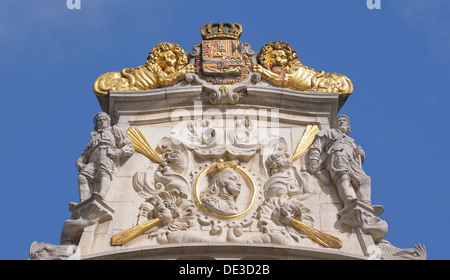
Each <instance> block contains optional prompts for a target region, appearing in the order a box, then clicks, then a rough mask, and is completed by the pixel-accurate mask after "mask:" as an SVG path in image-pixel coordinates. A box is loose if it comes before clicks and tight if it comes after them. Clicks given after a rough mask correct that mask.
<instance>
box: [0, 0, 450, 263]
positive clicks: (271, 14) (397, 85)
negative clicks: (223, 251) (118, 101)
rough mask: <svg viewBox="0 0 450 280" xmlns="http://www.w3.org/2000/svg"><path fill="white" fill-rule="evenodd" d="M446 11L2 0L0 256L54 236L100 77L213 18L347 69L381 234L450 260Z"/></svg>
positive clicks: (409, 2)
mask: <svg viewBox="0 0 450 280" xmlns="http://www.w3.org/2000/svg"><path fill="white" fill-rule="evenodd" d="M449 13H450V1H448V0H395V1H393V0H381V9H379V10H376V9H374V10H370V9H368V8H367V6H366V0H339V1H337V0H309V1H302V0H295V1H290V0H286V1H266V0H263V1H234V0H228V1H223V2H217V1H214V2H213V1H203V0H202V1H173V0H169V1H167V0H164V1H162V0H160V1H159V0H158V1H148V0H146V1H144V0H128V1H125V0H81V9H80V10H76V9H74V10H70V9H68V8H67V6H66V0H40V1H36V0H2V1H1V2H0V65H1V67H0V80H1V81H2V82H1V84H2V86H1V88H0V92H1V95H0V96H1V100H0V119H1V126H2V137H1V140H0V141H1V142H0V147H2V150H3V152H2V157H1V161H0V175H1V177H0V178H1V190H2V195H1V198H0V199H1V203H0V215H1V221H2V230H1V231H0V232H1V233H0V239H1V240H2V241H3V242H2V243H3V244H2V248H1V249H0V259H19V260H24V259H27V258H28V249H29V246H30V244H31V243H32V242H33V241H35V240H36V241H38V242H46V243H52V244H59V238H60V233H61V229H62V225H63V223H64V221H65V220H67V219H69V218H70V214H71V213H70V212H69V210H68V204H69V202H72V201H78V185H77V170H76V167H75V161H76V160H77V159H78V157H79V155H80V154H81V153H82V152H83V150H84V148H85V146H86V144H87V143H88V141H89V139H90V132H91V131H92V130H93V122H92V119H93V117H94V115H95V114H96V113H97V112H99V111H100V106H99V104H98V102H97V99H96V97H95V95H94V93H93V92H92V84H93V82H94V80H95V79H96V78H97V77H98V76H99V75H100V74H102V73H105V72H109V71H120V70H121V69H122V68H125V67H135V66H138V65H141V64H143V63H144V62H145V60H146V57H147V54H148V52H149V51H150V50H151V49H152V48H153V47H154V46H155V45H156V44H158V43H160V42H172V43H178V44H179V45H181V46H182V47H183V48H184V49H185V50H186V51H190V50H191V49H192V46H193V45H194V44H195V43H199V42H201V36H200V27H201V26H202V25H203V24H205V23H208V22H237V23H240V24H242V25H243V27H244V31H243V35H242V36H241V40H242V41H243V42H248V43H250V44H251V45H252V48H253V50H256V51H258V50H260V48H261V47H262V46H264V45H265V44H266V43H267V42H270V41H278V40H279V41H285V42H287V43H289V44H290V45H291V46H292V47H293V48H294V49H295V50H296V51H297V53H298V56H299V58H300V61H301V62H302V63H303V64H305V65H307V66H309V67H313V68H315V69H317V70H325V71H327V72H338V73H342V74H345V75H347V76H348V77H350V79H351V80H352V81H353V83H354V87H355V90H354V93H353V94H352V95H351V96H350V98H349V99H348V100H347V103H346V104H345V106H344V107H343V108H342V110H341V113H343V114H347V115H348V116H350V118H351V121H352V132H351V136H352V137H353V138H355V140H356V141H357V143H358V144H359V145H361V146H362V147H363V148H364V150H365V152H366V161H365V163H364V169H365V171H366V173H367V174H368V175H369V176H371V178H372V200H373V203H374V204H381V205H383V206H384V208H385V212H384V213H383V214H382V216H381V218H383V219H384V220H386V221H387V222H388V224H389V232H388V234H387V236H386V238H385V239H386V240H388V241H390V242H391V243H392V244H393V245H394V246H397V247H399V248H412V247H413V246H414V244H416V243H421V244H425V246H426V248H427V251H428V258H429V259H450V253H449V252H450V242H449V241H448V236H450V219H449V218H448V214H449V213H450V203H448V201H449V198H450V183H449V182H450V181H449V176H448V174H449V173H450V172H449V171H450V169H449V167H450V166H449V163H448V160H449V159H450V148H449V147H448V145H449V140H448V139H450V129H449V120H450V117H449V112H450V110H449V108H448V103H449V101H450V92H449V87H448V85H447V84H448V82H447V81H448V75H449V74H450V68H449V63H450V31H449V30H450V17H449V16H448V15H449Z"/></svg>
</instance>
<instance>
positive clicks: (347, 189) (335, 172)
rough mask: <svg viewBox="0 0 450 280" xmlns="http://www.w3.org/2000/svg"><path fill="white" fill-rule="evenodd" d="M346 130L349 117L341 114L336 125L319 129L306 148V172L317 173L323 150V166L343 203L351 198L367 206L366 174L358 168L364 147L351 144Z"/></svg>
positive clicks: (348, 128) (353, 142) (362, 159)
mask: <svg viewBox="0 0 450 280" xmlns="http://www.w3.org/2000/svg"><path fill="white" fill-rule="evenodd" d="M349 133H350V119H349V118H348V117H347V116H345V115H341V116H338V117H337V118H336V128H331V129H324V130H322V131H320V132H319V133H318V134H317V135H316V138H315V140H314V143H313V144H312V145H311V148H310V152H309V167H308V171H309V172H310V173H313V174H317V173H318V172H319V160H320V155H321V153H322V152H325V153H326V159H325V160H324V162H325V165H326V168H327V170H328V172H329V173H330V177H331V179H332V180H333V182H334V184H335V185H336V187H337V189H338V192H339V196H340V198H341V199H342V201H343V202H344V205H345V204H347V202H348V201H350V200H353V199H358V200H360V201H361V202H362V203H365V204H367V205H370V204H371V200H370V193H371V182H370V177H369V176H367V175H366V173H365V172H364V170H363V169H362V167H361V166H362V163H363V161H364V157H365V154H364V150H363V149H362V148H361V146H357V145H356V144H355V140H354V139H353V138H351V137H349V136H348V135H349Z"/></svg>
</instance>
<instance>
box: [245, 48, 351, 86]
mask: <svg viewBox="0 0 450 280" xmlns="http://www.w3.org/2000/svg"><path fill="white" fill-rule="evenodd" d="M253 72H258V73H260V74H261V77H262V78H263V79H265V80H268V81H269V82H270V83H272V84H274V85H276V86H279V87H288V88H290V89H293V90H300V91H320V92H337V93H339V94H351V93H352V92H353V84H352V82H351V81H350V79H349V78H347V77H346V76H344V75H341V74H338V73H325V72H324V71H319V72H317V71H315V70H314V69H312V68H309V67H307V66H305V65H303V64H302V63H301V62H300V60H299V58H298V57H297V53H296V51H294V49H293V48H292V47H291V46H290V45H289V44H287V43H284V42H281V41H277V42H270V43H268V44H266V45H265V46H264V47H263V48H262V49H261V51H260V53H259V55H258V64H254V65H253Z"/></svg>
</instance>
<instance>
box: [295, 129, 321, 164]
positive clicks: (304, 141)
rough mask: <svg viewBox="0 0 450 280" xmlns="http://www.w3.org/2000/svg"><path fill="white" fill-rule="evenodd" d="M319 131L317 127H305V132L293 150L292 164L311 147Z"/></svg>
mask: <svg viewBox="0 0 450 280" xmlns="http://www.w3.org/2000/svg"><path fill="white" fill-rule="evenodd" d="M319 131H320V129H319V126H318V125H308V126H306V129H305V131H304V132H303V135H302V138H301V139H300V141H299V142H298V144H297V148H296V149H295V152H294V154H293V155H292V158H291V160H292V162H294V161H296V160H297V159H299V158H300V157H301V156H302V155H304V154H305V153H306V152H307V151H308V149H309V147H311V145H312V143H313V142H314V138H315V137H316V134H317V133H318V132H319Z"/></svg>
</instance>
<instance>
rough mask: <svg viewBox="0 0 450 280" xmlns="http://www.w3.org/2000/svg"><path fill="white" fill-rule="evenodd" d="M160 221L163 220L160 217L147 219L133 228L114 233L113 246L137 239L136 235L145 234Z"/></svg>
mask: <svg viewBox="0 0 450 280" xmlns="http://www.w3.org/2000/svg"><path fill="white" fill-rule="evenodd" d="M160 222H161V220H160V219H159V218H156V219H153V220H150V221H147V222H145V223H142V224H140V225H137V226H134V227H132V228H129V229H126V230H124V231H121V232H119V233H116V234H114V235H113V237H112V239H111V244H112V245H113V246H120V245H123V244H125V243H127V242H129V241H131V240H133V239H135V238H136V237H138V236H139V235H141V234H143V233H144V232H146V231H147V230H149V229H151V228H152V227H154V226H156V225H157V224H159V223H160Z"/></svg>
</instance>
